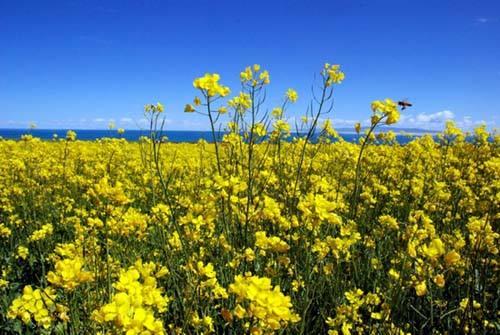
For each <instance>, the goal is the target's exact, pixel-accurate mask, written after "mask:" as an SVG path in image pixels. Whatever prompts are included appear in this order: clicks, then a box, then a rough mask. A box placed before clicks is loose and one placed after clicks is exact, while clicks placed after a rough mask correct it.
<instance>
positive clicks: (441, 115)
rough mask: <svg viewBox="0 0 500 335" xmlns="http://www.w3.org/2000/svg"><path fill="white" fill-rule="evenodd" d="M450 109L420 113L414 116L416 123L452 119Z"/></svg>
mask: <svg viewBox="0 0 500 335" xmlns="http://www.w3.org/2000/svg"><path fill="white" fill-rule="evenodd" d="M454 118H455V114H453V112H452V111H449V110H444V111H441V112H436V113H433V114H426V113H420V114H418V115H417V117H416V122H417V123H444V122H445V121H446V120H450V119H454Z"/></svg>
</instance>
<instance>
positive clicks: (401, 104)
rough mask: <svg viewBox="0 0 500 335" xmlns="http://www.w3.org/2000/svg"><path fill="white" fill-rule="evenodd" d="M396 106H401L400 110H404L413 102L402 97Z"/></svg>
mask: <svg viewBox="0 0 500 335" xmlns="http://www.w3.org/2000/svg"><path fill="white" fill-rule="evenodd" d="M398 106H400V107H401V110H405V109H406V108H408V107H411V106H413V104H412V103H410V102H408V100H407V99H404V100H401V101H398Z"/></svg>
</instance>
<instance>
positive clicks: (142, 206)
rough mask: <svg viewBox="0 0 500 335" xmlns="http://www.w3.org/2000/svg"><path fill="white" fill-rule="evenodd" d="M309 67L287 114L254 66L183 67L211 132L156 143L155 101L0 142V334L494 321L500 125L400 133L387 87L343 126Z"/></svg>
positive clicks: (331, 78)
mask: <svg viewBox="0 0 500 335" xmlns="http://www.w3.org/2000/svg"><path fill="white" fill-rule="evenodd" d="M320 75H321V76H320V82H319V84H318V85H317V86H318V87H319V88H318V89H317V90H316V91H315V92H314V96H313V98H312V101H311V104H310V108H309V109H308V111H307V114H306V115H305V116H304V117H303V118H302V120H300V122H296V123H295V125H291V124H290V123H289V122H288V121H287V120H288V119H287V117H286V111H287V109H288V108H289V107H290V105H291V104H293V103H294V102H295V101H296V100H297V99H298V98H299V97H298V94H297V92H295V91H294V90H293V89H290V90H288V91H287V92H286V94H285V96H284V100H283V104H282V105H281V106H278V107H275V108H271V109H269V110H267V109H265V108H264V106H263V104H264V102H265V101H264V100H265V87H266V86H267V85H268V84H269V83H270V77H269V73H268V72H267V71H262V70H261V69H260V66H258V65H254V66H252V67H248V68H247V69H245V70H244V71H243V72H242V73H241V74H240V78H241V83H242V90H241V92H238V93H237V94H236V95H234V96H233V97H232V98H229V95H230V94H231V93H230V90H229V88H228V87H226V86H224V85H223V84H222V83H221V81H220V78H219V76H218V75H217V74H207V75H205V76H203V77H200V78H198V79H196V80H195V81H194V87H195V88H196V89H197V90H198V92H199V94H198V96H197V97H195V98H194V101H193V102H192V103H191V104H188V105H186V108H185V111H186V112H188V113H189V112H191V113H201V114H204V115H206V117H207V122H209V124H210V127H211V129H212V134H213V136H214V139H216V137H217V136H219V135H220V133H219V132H218V130H219V129H220V128H219V127H221V125H220V123H221V120H222V119H223V118H226V119H229V120H230V122H229V123H228V124H227V125H225V126H224V128H223V129H225V130H226V132H224V136H223V138H222V139H221V141H218V142H214V143H207V142H204V141H200V142H198V143H192V144H189V143H178V144H175V143H170V142H169V141H168V140H166V139H165V138H164V137H163V122H162V120H163V114H164V110H163V109H164V108H163V106H162V105H161V104H155V105H147V106H146V107H145V115H146V117H147V118H148V120H149V121H150V129H149V135H148V136H146V137H143V138H141V139H140V141H138V142H127V141H126V140H124V139H116V138H115V139H101V140H96V141H88V142H86V141H79V140H78V139H77V136H78V134H77V133H75V132H72V131H69V132H68V134H67V137H66V138H65V139H54V140H52V141H42V140H40V139H37V138H34V137H32V136H30V135H26V136H24V137H23V138H22V139H21V140H20V141H13V140H2V141H0V245H1V248H0V259H1V262H0V295H1V300H0V333H1V334H127V335H132V334H144V335H147V334H254V335H256V334H273V333H276V334H344V335H347V334H431V333H433V334H457V333H471V334H498V332H499V331H500V322H499V317H500V314H499V310H498V303H499V296H500V294H499V293H500V292H499V287H500V286H499V279H498V274H499V256H498V245H499V236H500V235H499V233H498V222H499V221H500V220H499V219H500V214H499V202H500V178H499V176H500V150H499V145H500V137H499V136H498V135H494V134H489V133H487V132H486V129H485V127H479V128H477V129H476V130H475V132H473V133H471V134H468V135H467V134H465V133H463V132H462V131H461V130H460V129H458V128H457V127H456V126H455V125H454V124H453V123H452V122H449V123H448V124H447V127H446V129H445V130H444V131H443V133H441V134H439V135H438V136H436V137H435V138H433V137H431V136H423V137H421V138H417V139H414V140H413V141H411V142H410V143H408V144H405V145H401V144H398V143H397V142H396V141H395V139H394V134H392V133H390V132H388V133H382V132H379V131H377V127H378V126H380V125H382V124H386V125H390V124H394V123H396V122H397V121H398V119H399V116H400V111H399V110H398V107H397V104H396V103H394V102H393V101H392V100H390V99H386V100H381V101H375V102H373V103H372V106H371V108H372V116H371V126H370V127H368V129H366V131H363V130H362V129H361V128H360V125H359V124H358V125H356V127H355V129H356V131H357V133H358V134H359V141H358V142H357V143H348V142H345V141H343V140H342V139H340V138H338V135H337V134H336V132H335V130H334V129H333V128H332V124H331V122H330V121H329V120H328V119H327V118H326V116H327V115H328V113H330V112H331V110H332V102H333V95H334V89H337V87H338V85H339V84H340V83H341V82H342V80H343V79H344V74H343V72H342V71H341V70H340V67H339V66H338V65H330V64H326V65H325V66H324V68H323V70H322V71H321V73H320ZM292 128H295V130H296V132H297V135H296V136H294V137H293V139H292V138H291V133H292V130H291V129H292ZM333 139H335V140H333Z"/></svg>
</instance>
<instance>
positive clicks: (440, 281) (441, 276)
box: [434, 274, 445, 288]
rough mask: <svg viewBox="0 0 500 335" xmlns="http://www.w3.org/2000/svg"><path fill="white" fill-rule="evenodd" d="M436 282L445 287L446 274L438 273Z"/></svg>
mask: <svg viewBox="0 0 500 335" xmlns="http://www.w3.org/2000/svg"><path fill="white" fill-rule="evenodd" d="M434 283H435V284H436V285H437V286H438V287H440V288H443V287H444V285H445V280H444V276H443V275H442V274H438V275H436V276H435V277H434Z"/></svg>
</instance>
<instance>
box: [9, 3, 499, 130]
mask: <svg viewBox="0 0 500 335" xmlns="http://www.w3.org/2000/svg"><path fill="white" fill-rule="evenodd" d="M499 41H500V1H498V0H491V1H481V0H476V1H472V0H471V1H457V0H454V1H437V0H435V1H424V0H419V1H416V0H415V1H407V0H397V1H377V0H366V1H354V0H350V1H349V0H338V1H336V0H330V1H312V0H310V1H294V0H287V1H271V0H268V1H236V0H233V1H215V0H211V1H179V0H177V1H160V0H141V1H139V0H137V1H126V0H117V1H111V0H110V1H106V0H101V1H97V0H94V1H91V0H85V1H84V0H80V1H78V0H74V1H69V0H65V1H50V0H47V1H37V0H32V1H23V0H0V128H25V127H28V125H29V124H30V122H35V123H36V124H37V127H38V128H74V129H100V128H106V127H107V125H108V123H109V121H110V120H113V121H115V123H116V124H117V126H119V127H124V128H128V129H131V128H138V127H140V126H141V122H142V121H141V119H142V115H143V114H142V109H143V106H144V104H146V103H154V102H157V101H160V102H162V103H163V104H164V105H165V107H166V113H165V116H166V118H167V119H168V128H169V129H179V130H184V129H193V130H196V129H208V123H207V122H206V120H205V119H204V118H203V117H202V116H199V115H193V114H185V113H183V107H184V105H185V104H186V103H188V102H191V101H192V98H193V97H194V96H195V94H196V91H195V89H194V88H193V86H192V81H193V79H194V78H195V77H198V76H201V75H203V74H204V73H205V72H218V73H220V75H221V78H222V79H221V81H222V83H224V84H227V85H229V86H230V87H231V88H232V90H233V93H236V91H237V90H238V87H239V72H240V71H241V70H242V69H243V68H244V67H245V66H247V65H251V64H254V63H259V64H261V65H262V67H263V68H265V69H268V70H269V71H270V74H271V85H270V86H269V90H268V99H267V105H268V106H269V107H270V108H271V107H273V106H276V105H278V104H279V103H280V101H281V99H282V96H283V93H284V92H285V90H286V89H287V88H288V87H293V88H295V89H296V90H297V91H298V93H299V102H298V103H297V104H296V105H294V106H293V107H292V108H291V109H290V116H291V117H293V116H300V115H303V114H304V111H305V107H306V105H307V103H308V102H309V100H310V97H311V95H310V87H311V84H312V83H313V81H314V76H315V74H316V73H318V71H319V70H320V69H321V67H322V65H323V63H324V62H330V63H338V64H341V66H342V68H343V70H344V71H345V73H346V80H345V81H344V83H343V84H342V85H340V86H339V87H338V88H337V91H336V100H335V111H334V114H333V115H332V118H333V119H334V124H335V125H336V126H337V127H351V126H352V124H353V123H354V122H356V121H363V120H366V119H367V118H368V116H369V115H370V113H371V111H370V109H369V105H370V102H371V101H372V100H374V99H382V98H386V97H391V98H393V99H402V98H408V99H409V100H410V101H411V102H413V103H414V107H412V108H410V109H408V110H406V111H405V113H404V116H403V119H402V121H401V123H400V125H401V126H405V127H417V128H427V129H439V128H441V127H442V125H443V122H444V120H445V119H447V118H453V119H455V120H456V121H457V123H458V124H459V125H461V126H463V127H465V128H471V127H473V126H474V124H476V123H480V122H485V123H486V124H487V125H488V126H489V127H490V128H494V127H497V126H498V122H499V119H498V116H499V115H500V42H499Z"/></svg>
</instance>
